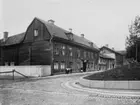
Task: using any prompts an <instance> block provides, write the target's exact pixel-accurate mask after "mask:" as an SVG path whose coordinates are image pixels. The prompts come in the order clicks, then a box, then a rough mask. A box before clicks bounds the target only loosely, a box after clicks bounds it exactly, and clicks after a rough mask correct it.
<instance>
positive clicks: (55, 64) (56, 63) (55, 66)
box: [54, 62, 59, 70]
mask: <svg viewBox="0 0 140 105" xmlns="http://www.w3.org/2000/svg"><path fill="white" fill-rule="evenodd" d="M54 69H55V70H58V69H59V64H58V62H54Z"/></svg>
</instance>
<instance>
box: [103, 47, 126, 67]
mask: <svg viewBox="0 0 140 105" xmlns="http://www.w3.org/2000/svg"><path fill="white" fill-rule="evenodd" d="M100 54H102V55H106V56H108V57H110V58H112V59H114V67H119V66H122V65H124V54H122V53H120V52H118V51H115V49H114V48H109V47H107V46H103V47H101V48H100Z"/></svg>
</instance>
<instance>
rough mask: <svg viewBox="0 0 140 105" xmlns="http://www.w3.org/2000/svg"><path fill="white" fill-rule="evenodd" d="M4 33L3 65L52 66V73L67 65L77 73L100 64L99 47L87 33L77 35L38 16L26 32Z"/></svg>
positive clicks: (1, 43) (0, 47)
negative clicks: (13, 34)
mask: <svg viewBox="0 0 140 105" xmlns="http://www.w3.org/2000/svg"><path fill="white" fill-rule="evenodd" d="M4 36H5V37H4V39H2V40H1V41H0V55H1V56H0V64H1V65H50V66H51V68H52V74H55V73H64V72H65V69H66V68H72V69H73V72H78V71H79V70H80V69H81V68H82V69H84V71H86V70H95V69H97V67H98V66H97V65H98V58H99V48H98V47H97V46H96V45H95V44H94V43H93V42H91V41H89V40H87V39H86V38H85V37H84V34H81V36H77V35H75V34H74V33H72V29H71V30H69V31H67V30H64V29H62V28H60V27H58V26H56V25H55V24H54V21H53V20H49V21H47V22H46V21H44V20H41V19H39V18H35V19H34V20H33V21H32V22H31V24H30V25H29V26H28V28H27V30H26V32H24V33H21V34H18V35H15V36H11V37H8V33H5V34H4Z"/></svg>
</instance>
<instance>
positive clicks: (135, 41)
mask: <svg viewBox="0 0 140 105" xmlns="http://www.w3.org/2000/svg"><path fill="white" fill-rule="evenodd" d="M139 41H140V16H136V17H135V20H134V22H132V23H131V25H130V26H129V36H128V37H126V51H127V54H126V58H134V59H135V60H137V61H140V56H139V51H140V42H139Z"/></svg>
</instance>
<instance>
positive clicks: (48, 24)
mask: <svg viewBox="0 0 140 105" xmlns="http://www.w3.org/2000/svg"><path fill="white" fill-rule="evenodd" d="M35 18H36V19H38V20H39V21H41V22H42V23H43V24H45V25H46V27H47V28H48V31H49V32H50V34H54V33H55V32H54V33H53V32H52V30H53V28H57V31H60V30H62V31H63V34H65V32H69V31H68V30H66V29H63V28H61V27H59V26H57V25H55V24H53V25H51V24H50V23H48V22H47V21H45V20H43V19H40V18H37V17H35ZM50 26H51V29H50ZM49 29H50V30H49ZM58 29H60V30H58ZM53 31H56V30H53ZM61 33H62V32H61ZM72 34H73V36H74V37H78V38H79V40H82V41H81V42H80V44H83V43H85V42H86V43H87V44H83V45H86V46H88V47H90V45H89V42H92V41H90V40H88V39H87V38H82V37H81V36H79V35H77V34H75V33H72ZM58 37H63V38H64V39H67V37H66V35H61V36H58ZM74 41H75V42H77V41H76V40H75V39H74ZM77 43H79V42H77ZM92 43H93V48H95V49H99V48H98V47H97V45H96V44H95V43H94V42H92Z"/></svg>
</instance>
